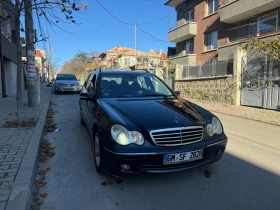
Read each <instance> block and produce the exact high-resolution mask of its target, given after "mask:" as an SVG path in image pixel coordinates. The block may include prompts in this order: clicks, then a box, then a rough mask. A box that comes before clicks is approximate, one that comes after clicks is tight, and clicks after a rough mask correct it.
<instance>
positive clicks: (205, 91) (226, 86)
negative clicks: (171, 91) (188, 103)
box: [175, 76, 236, 104]
mask: <svg viewBox="0 0 280 210" xmlns="http://www.w3.org/2000/svg"><path fill="white" fill-rule="evenodd" d="M175 90H178V91H180V92H181V97H183V98H186V99H188V98H193V99H199V100H205V101H210V102H219V103H226V104H235V103H236V85H235V82H234V78H233V76H219V77H215V78H196V79H186V80H176V81H175Z"/></svg>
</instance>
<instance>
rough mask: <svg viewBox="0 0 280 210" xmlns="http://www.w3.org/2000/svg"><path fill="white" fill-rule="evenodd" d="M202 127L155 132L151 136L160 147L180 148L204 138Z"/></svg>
mask: <svg viewBox="0 0 280 210" xmlns="http://www.w3.org/2000/svg"><path fill="white" fill-rule="evenodd" d="M203 133H204V129H203V127H202V126H190V127H184V128H170V129H162V130H154V131H151V132H150V135H151V137H152V139H153V141H154V142H155V144H156V145H158V146H179V145H185V144H191V143H194V142H198V141H200V140H202V138H203Z"/></svg>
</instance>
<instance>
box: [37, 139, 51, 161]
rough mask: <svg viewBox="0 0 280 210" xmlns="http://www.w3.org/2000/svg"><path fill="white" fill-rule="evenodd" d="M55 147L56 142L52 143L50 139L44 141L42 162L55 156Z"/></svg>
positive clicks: (41, 153)
mask: <svg viewBox="0 0 280 210" xmlns="http://www.w3.org/2000/svg"><path fill="white" fill-rule="evenodd" d="M54 148H55V146H54V144H51V143H50V142H48V141H42V142H41V146H40V162H45V161H47V160H48V159H49V158H51V157H53V156H54V155H55V152H54V151H53V150H54Z"/></svg>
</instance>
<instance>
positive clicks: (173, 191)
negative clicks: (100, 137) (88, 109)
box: [40, 94, 280, 210]
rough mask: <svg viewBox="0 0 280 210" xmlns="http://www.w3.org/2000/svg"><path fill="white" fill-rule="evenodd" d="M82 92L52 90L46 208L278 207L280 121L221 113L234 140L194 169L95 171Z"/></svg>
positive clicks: (224, 124) (45, 188) (61, 209)
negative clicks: (82, 114)
mask: <svg viewBox="0 0 280 210" xmlns="http://www.w3.org/2000/svg"><path fill="white" fill-rule="evenodd" d="M78 97H79V96H78V95H77V94H66V95H63V94H60V95H52V100H53V102H55V103H56V104H57V105H56V106H54V107H53V108H54V111H56V113H55V123H56V124H57V127H58V128H60V129H61V130H60V131H58V132H53V133H48V134H47V135H46V136H45V139H47V140H49V141H50V142H51V143H53V144H55V145H56V149H55V152H56V155H55V156H54V157H53V158H51V159H49V160H48V162H47V163H46V165H45V166H44V167H50V168H51V170H50V171H49V172H48V173H47V177H46V180H45V181H46V182H47V183H48V184H47V185H46V186H45V187H43V188H41V191H40V193H48V197H47V198H46V199H45V201H44V204H43V205H42V206H41V209H43V210H47V209H57V210H63V209H67V210H72V209H73V210H77V209H80V210H91V209H94V210H101V209H104V210H105V209H107V210H111V209H123V210H126V209H127V210H131V209H134V210H136V209H139V210H144V209H145V210H148V209H149V210H159V209H161V210H165V209H166V210H168V209H178V210H179V209H180V210H181V209H182V210H186V209H246V210H248V209H279V206H280V199H279V198H280V191H279V186H280V164H279V163H280V141H279V139H280V129H279V127H278V126H274V125H270V124H264V123H260V122H255V121H251V120H247V119H242V118H237V117H232V116H228V115H223V114H217V116H218V117H219V118H220V119H221V121H222V123H223V126H224V129H225V133H226V134H227V136H228V139H229V143H228V146H227V149H226V153H225V154H224V156H223V158H222V159H221V160H220V161H218V162H216V163H214V164H212V165H206V166H202V167H199V168H195V169H192V170H189V171H184V172H179V173H171V174H163V175H145V176H137V177H122V178H121V179H120V178H115V177H111V176H108V175H104V176H101V175H98V174H97V172H96V171H95V168H94V159H93V144H92V142H91V140H90V136H89V133H88V131H87V129H86V128H85V127H83V126H81V125H80V117H79V105H78Z"/></svg>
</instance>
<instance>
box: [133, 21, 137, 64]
mask: <svg viewBox="0 0 280 210" xmlns="http://www.w3.org/2000/svg"><path fill="white" fill-rule="evenodd" d="M134 26H135V38H134V41H135V69H137V23H135V24H134Z"/></svg>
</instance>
